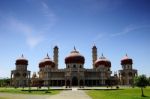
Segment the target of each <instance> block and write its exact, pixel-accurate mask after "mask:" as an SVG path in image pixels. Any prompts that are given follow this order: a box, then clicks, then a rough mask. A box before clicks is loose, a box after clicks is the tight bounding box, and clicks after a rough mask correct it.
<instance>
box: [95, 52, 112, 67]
mask: <svg viewBox="0 0 150 99" xmlns="http://www.w3.org/2000/svg"><path fill="white" fill-rule="evenodd" d="M94 64H95V67H98V66H99V65H104V66H106V67H111V62H110V61H109V60H108V59H107V58H106V57H104V56H103V54H102V56H101V57H100V58H99V59H97V60H96V61H95V63H94Z"/></svg>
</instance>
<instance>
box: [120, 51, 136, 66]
mask: <svg viewBox="0 0 150 99" xmlns="http://www.w3.org/2000/svg"><path fill="white" fill-rule="evenodd" d="M132 63H133V61H132V59H131V58H129V57H128V55H127V54H126V56H124V57H123V58H122V60H121V65H125V64H132Z"/></svg>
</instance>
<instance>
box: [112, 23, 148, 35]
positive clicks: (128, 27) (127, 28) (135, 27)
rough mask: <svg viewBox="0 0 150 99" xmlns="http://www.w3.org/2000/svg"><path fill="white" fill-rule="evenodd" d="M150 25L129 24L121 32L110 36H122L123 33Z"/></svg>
mask: <svg viewBox="0 0 150 99" xmlns="http://www.w3.org/2000/svg"><path fill="white" fill-rule="evenodd" d="M149 27H150V26H149V25H143V26H133V25H129V26H127V27H126V28H125V29H123V30H122V31H121V32H118V33H113V34H111V35H110V36H111V37H116V36H121V35H125V34H128V33H131V32H132V31H135V30H138V29H142V28H149Z"/></svg>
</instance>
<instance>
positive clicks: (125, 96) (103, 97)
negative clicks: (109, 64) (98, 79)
mask: <svg viewBox="0 0 150 99" xmlns="http://www.w3.org/2000/svg"><path fill="white" fill-rule="evenodd" d="M86 92H87V94H88V95H89V96H90V97H91V98H92V99H150V87H147V88H144V94H145V97H141V90H140V88H124V89H123V90H88V91H86Z"/></svg>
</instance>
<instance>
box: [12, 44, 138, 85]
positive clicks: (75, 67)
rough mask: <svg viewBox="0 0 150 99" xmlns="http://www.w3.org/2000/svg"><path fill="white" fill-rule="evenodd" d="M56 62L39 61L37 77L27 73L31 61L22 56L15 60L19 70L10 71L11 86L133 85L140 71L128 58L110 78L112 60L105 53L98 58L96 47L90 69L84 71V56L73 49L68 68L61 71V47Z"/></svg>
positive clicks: (54, 60)
mask: <svg viewBox="0 0 150 99" xmlns="http://www.w3.org/2000/svg"><path fill="white" fill-rule="evenodd" d="M53 54H54V55H53V59H52V58H50V57H49V55H48V54H47V56H46V57H45V58H44V59H42V60H41V61H40V62H39V71H38V74H36V73H33V75H32V77H31V76H30V74H31V71H29V70H27V66H28V60H27V59H26V58H24V56H23V55H22V56H21V58H18V59H17V60H16V69H15V70H12V71H11V85H12V86H14V87H25V86H40V87H42V86H65V87H72V86H78V87H84V86H106V85H108V84H110V81H111V84H117V85H132V84H133V78H134V77H135V76H136V75H137V70H136V69H133V67H132V64H133V60H132V59H131V58H129V57H128V56H127V55H126V56H125V57H123V59H121V65H122V70H119V71H118V74H116V73H115V74H114V75H113V76H111V74H112V71H111V61H110V60H109V59H107V58H106V57H105V56H104V55H103V54H102V55H101V56H100V57H99V58H98V56H97V47H96V46H95V45H94V46H93V47H92V63H93V64H92V66H91V69H86V68H84V63H85V57H84V56H83V55H82V54H80V52H79V51H77V50H76V48H74V50H73V51H71V52H70V54H69V55H68V56H66V57H65V59H64V61H65V64H66V67H65V68H64V69H59V68H58V67H59V65H58V57H59V55H58V54H59V48H58V46H55V47H54V50H53Z"/></svg>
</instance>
